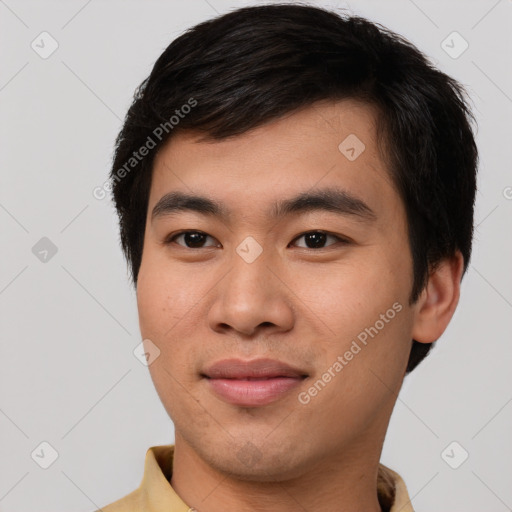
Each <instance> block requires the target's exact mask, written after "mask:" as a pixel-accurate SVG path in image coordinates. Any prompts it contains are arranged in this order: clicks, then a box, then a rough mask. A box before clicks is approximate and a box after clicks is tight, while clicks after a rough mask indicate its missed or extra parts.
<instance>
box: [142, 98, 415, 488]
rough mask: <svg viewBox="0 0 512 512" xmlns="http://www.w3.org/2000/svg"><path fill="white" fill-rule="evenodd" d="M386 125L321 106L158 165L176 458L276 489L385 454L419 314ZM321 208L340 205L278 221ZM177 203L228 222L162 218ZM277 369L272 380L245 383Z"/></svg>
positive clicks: (356, 106)
mask: <svg viewBox="0 0 512 512" xmlns="http://www.w3.org/2000/svg"><path fill="white" fill-rule="evenodd" d="M375 125H376V118H375V114H374V111H373V110H372V109H371V108H370V107H369V106H367V105H363V104H361V103H357V102H355V101H349V100H345V101H341V102H336V103H332V102H331V103H328V102H321V103H317V104H316V105H314V106H311V107H308V108H306V109H304V110H302V111H300V112H297V113H293V114H289V115H287V116H285V117H284V118H282V119H280V120H277V121H274V122H271V123H269V124H267V125H265V126H262V127H259V128H257V129H255V130H253V131H251V132H248V133H245V134H243V135H240V136H237V137H234V138H232V139H230V140H223V141H220V142H196V140H197V138H198V135H197V134H195V135H194V134H191V133H188V134H184V133H181V134H177V135H176V136H174V137H173V138H172V139H171V140H170V141H169V142H168V143H167V144H166V145H165V146H164V147H163V148H162V149H161V151H160V152H159V154H158V155H157V158H156V159H155V164H154V173H153V179H152V184H151V190H150V197H149V208H148V215H147V221H146V231H145V238H144V250H143V258H142V264H141V268H140V273H139V276H138V287H137V301H138V309H139V320H140V329H141V334H142V337H143V338H144V339H149V340H151V342H152V343H153V344H154V345H156V346H157V347H158V349H159V350H160V355H159V357H158V358H157V359H156V360H155V361H154V362H153V363H152V364H151V365H150V367H149V368H150V372H151V377H152V379H153V381H154V384H155V386H156V389H157V392H158V394H159V396H160V399H161V401H162V403H163V405H164V407H165V408H166V410H167V412H168V414H169V416H170V417H171V418H172V420H173V422H174V424H175V430H176V439H177V441H178V439H179V442H181V443H184V444H185V445H186V446H187V447H189V448H190V449H192V450H193V451H194V452H195V453H196V454H198V455H199V457H200V458H201V459H202V460H203V461H205V462H207V463H208V464H209V465H210V466H212V467H214V468H217V469H218V470H221V471H227V472H230V473H232V474H235V475H238V476H239V477H242V478H249V479H254V480H268V479H276V480H279V479H284V478H289V477H293V476H297V475H300V474H304V473H306V472H307V471H310V470H311V469H313V468H314V466H315V464H319V463H320V462H323V463H325V461H326V460H331V461H333V462H334V461H335V460H337V459H338V460H341V459H339V457H340V456H341V454H343V456H346V455H347V454H348V453H351V452H352V453H356V452H358V451H359V452H360V451H361V450H369V449H371V450H374V449H375V446H379V443H382V440H383V436H384V433H385V430H386V428H387V424H388V421H389V416H390V414H391V411H392V409H393V406H394V403H395V400H396V392H397V391H398V389H399V387H400V385H401V382H402V379H403V376H404V372H405V368H406V364H407V360H408V356H409V350H410V346H411V331H412V327H413V317H414V307H411V306H410V305H409V295H410V291H411V288H412V279H413V275H412V260H411V253H410V249H409V243H408V235H407V225H406V216H405V210H404V207H403V204H402V202H401V200H400V198H399V196H398V193H397V191H396V190H395V188H394V186H393V184H392V182H391V179H390V177H389V174H388V171H387V169H386V167H385V164H384V162H383V160H382V158H381V155H380V153H379V151H378V148H377V140H376V127H375ZM354 136H355V137H357V139H356V138H354ZM347 137H349V138H348V139H347ZM345 139H347V140H345ZM358 140H359V141H358ZM344 141H345V142H344ZM361 143H363V144H364V150H363V151H362V152H361V150H362V149H363V146H362V145H361ZM340 144H341V147H339V146H340ZM320 191H324V192H325V191H331V192H332V191H338V192H341V193H342V195H343V197H342V198H341V199H342V200H341V201H338V203H337V207H336V208H334V207H333V205H332V204H331V205H330V207H327V206H325V205H326V203H325V202H323V203H322V201H321V200H316V201H309V202H308V201H303V202H302V203H300V202H299V203H297V202H296V203H295V205H294V208H288V209H286V208H282V207H281V208H276V207H275V206H274V205H275V204H276V203H279V202H283V201H288V200H291V199H292V198H296V196H299V195H301V194H318V193H319V192H320ZM171 192H174V193H176V192H181V193H182V194H188V195H194V196H201V197H204V198H207V199H209V200H211V201H214V202H216V203H219V204H220V205H221V209H222V211H223V213H224V214H225V215H220V214H217V213H205V212H200V211H197V209H196V207H197V206H198V205H199V204H200V203H199V202H197V201H196V202H195V203H192V202H189V203H188V207H186V208H185V207H184V208H180V209H173V210H169V209H167V210H166V209H165V208H159V212H160V213H159V214H156V215H154V216H153V215H152V212H153V208H154V207H155V205H157V203H158V202H159V200H160V199H161V198H162V197H163V196H164V195H165V194H168V193H171ZM320 199H322V197H320ZM323 199H325V195H324V196H323ZM331 199H333V200H336V197H331ZM338 200H339V198H338ZM322 204H323V205H324V206H323V207H322ZM287 210H288V211H287ZM276 213H279V215H277V216H276V215H275V214H276ZM185 230H186V231H190V232H192V233H190V234H188V235H187V234H182V235H181V236H180V235H179V233H180V232H182V231H185ZM197 232H199V233H197ZM166 241H167V242H168V243H167V244H166ZM146 343H147V342H146ZM147 347H148V349H149V350H150V351H151V348H150V345H147ZM263 358H264V359H267V360H268V359H270V360H273V361H274V362H275V364H274V365H272V363H268V364H267V363H265V362H264V363H263V364H262V365H260V366H258V365H255V366H251V365H249V366H244V363H247V362H248V363H250V362H254V361H255V360H260V359H263ZM233 359H235V360H238V361H237V362H233V361H231V362H230V361H228V362H227V363H226V364H225V365H224V366H222V365H221V366H222V368H221V369H220V370H219V372H215V371H214V370H212V369H211V368H212V366H213V365H215V364H217V363H219V362H222V361H226V360H233ZM282 363H284V364H286V365H289V366H291V367H292V369H293V370H292V371H290V372H287V371H285V370H283V369H282V368H281V366H280V365H282ZM336 363H337V364H336ZM230 372H231V373H230ZM251 372H252V373H251ZM258 372H263V373H258ZM248 374H250V375H248ZM256 374H257V375H256ZM249 377H251V379H249ZM255 377H258V378H257V379H256V380H254V378H255ZM248 379H249V380H248ZM379 454H380V451H379Z"/></svg>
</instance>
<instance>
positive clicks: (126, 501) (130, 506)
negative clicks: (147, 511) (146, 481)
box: [94, 489, 143, 512]
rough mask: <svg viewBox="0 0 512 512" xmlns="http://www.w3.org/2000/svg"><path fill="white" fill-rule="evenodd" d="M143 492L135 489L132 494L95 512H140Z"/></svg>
mask: <svg viewBox="0 0 512 512" xmlns="http://www.w3.org/2000/svg"><path fill="white" fill-rule="evenodd" d="M141 505H142V500H141V492H140V489H135V490H134V491H132V492H131V493H130V494H127V495H126V496H123V497H122V498H120V499H118V500H117V501H114V502H113V503H110V504H109V505H105V506H104V507H101V508H99V509H97V510H94V512H129V511H135V510H137V511H140V510H143V508H142V506H141Z"/></svg>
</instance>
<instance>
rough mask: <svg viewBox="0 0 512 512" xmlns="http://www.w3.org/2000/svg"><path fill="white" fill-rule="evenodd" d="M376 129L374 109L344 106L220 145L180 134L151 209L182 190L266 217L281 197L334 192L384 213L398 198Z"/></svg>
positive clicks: (310, 111)
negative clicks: (342, 191)
mask: <svg viewBox="0 0 512 512" xmlns="http://www.w3.org/2000/svg"><path fill="white" fill-rule="evenodd" d="M376 128H377V112H376V110H375V109H374V108H373V107H371V106H370V105H367V104H363V103H361V102H358V101H355V100H342V101H336V102H334V101H330V102H327V101H324V102H318V103H316V104H313V105H310V106H308V107H305V108H303V109H301V110H299V111H295V112H293V113H289V114H286V115H285V116H283V117H282V118H279V119H277V120H273V121H271V122H268V123H266V124H264V125H261V126H259V127H257V128H255V129H253V130H250V131H248V132H246V133H243V134H241V135H237V136H234V137H230V138H227V139H222V140H214V141H200V138H201V134H199V133H196V132H178V133H176V135H174V136H173V137H171V139H170V140H169V141H168V142H167V143H166V144H165V145H164V146H163V147H162V148H161V149H160V151H159V153H158V154H157V156H156V158H155V162H154V169H153V178H152V184H151V191H150V201H149V208H148V211H149V212H150V211H151V209H152V207H153V206H154V205H155V203H156V202H157V201H158V200H159V199H160V197H161V196H162V195H164V194H166V193H168V192H170V191H173V190H178V191H183V192H188V193H194V194H201V195H205V194H206V195H208V196H211V197H215V198H216V199H218V200H219V201H222V202H224V203H226V204H229V205H230V206H231V207H232V208H233V209H234V210H237V209H247V208H251V210H253V211H259V210H261V213H262V214H263V213H264V210H265V208H266V206H268V205H269V204H270V203H275V201H277V200H279V199H283V198H284V197H291V196H295V195H297V194H299V193H303V192H305V191H308V190H314V189H315V187H317V188H318V187H321V188H323V189H325V188H328V187H331V186H332V187H335V188H338V189H339V188H342V189H345V190H347V191H348V192H350V193H351V194H352V195H354V196H359V197H361V198H363V199H364V200H365V202H370V203H372V205H373V206H372V208H373V207H375V209H377V210H378V209H379V208H380V209H382V208H384V207H386V204H387V206H389V202H397V201H399V199H398V196H397V194H396V192H395V190H394V186H393V184H392V182H391V179H390V177H389V173H388V170H387V168H386V165H385V163H384V161H383V158H382V155H381V152H380V148H379V145H378V141H377V129H376Z"/></svg>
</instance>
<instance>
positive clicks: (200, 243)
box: [165, 231, 220, 249]
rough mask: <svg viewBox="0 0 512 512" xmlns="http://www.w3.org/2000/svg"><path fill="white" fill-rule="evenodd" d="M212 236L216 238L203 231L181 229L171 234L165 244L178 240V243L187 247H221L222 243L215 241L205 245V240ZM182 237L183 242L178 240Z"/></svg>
mask: <svg viewBox="0 0 512 512" xmlns="http://www.w3.org/2000/svg"><path fill="white" fill-rule="evenodd" d="M208 238H211V239H212V240H215V238H213V237H212V236H210V235H208V234H206V233H203V232H202V231H181V232H180V233H176V234H175V235H172V236H169V237H168V238H167V239H166V240H165V245H168V244H171V243H173V242H176V243H177V244H178V245H181V246H182V247H186V248H188V249H201V248H202V247H219V246H220V244H219V243H218V242H217V243H213V244H210V245H205V241H206V240H207V239H208ZM179 239H182V240H183V243H179V242H177V240H179Z"/></svg>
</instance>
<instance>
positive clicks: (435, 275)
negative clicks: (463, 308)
mask: <svg viewBox="0 0 512 512" xmlns="http://www.w3.org/2000/svg"><path fill="white" fill-rule="evenodd" d="M463 268H464V258H463V257H462V254H461V253H460V251H457V252H456V253H455V254H454V255H453V256H452V257H450V258H446V259H445V260H443V261H442V262H440V263H439V264H438V265H437V266H436V267H435V268H434V270H432V272H431V273H430V275H429V278H428V282H427V285H426V286H425V288H424V289H423V291H422V292H421V295H420V297H419V299H418V300H417V302H416V304H415V308H416V313H415V315H414V323H413V329H412V338H413V339H414V340H416V341H418V342H420V343H432V342H434V341H436V340H437V339H438V338H439V337H440V336H441V334H443V332H444V331H445V329H446V327H447V326H448V323H449V322H450V320H451V318H452V316H453V313H454V312H455V308H456V307H457V304H458V302H459V295H460V281H461V279H462V271H463Z"/></svg>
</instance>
